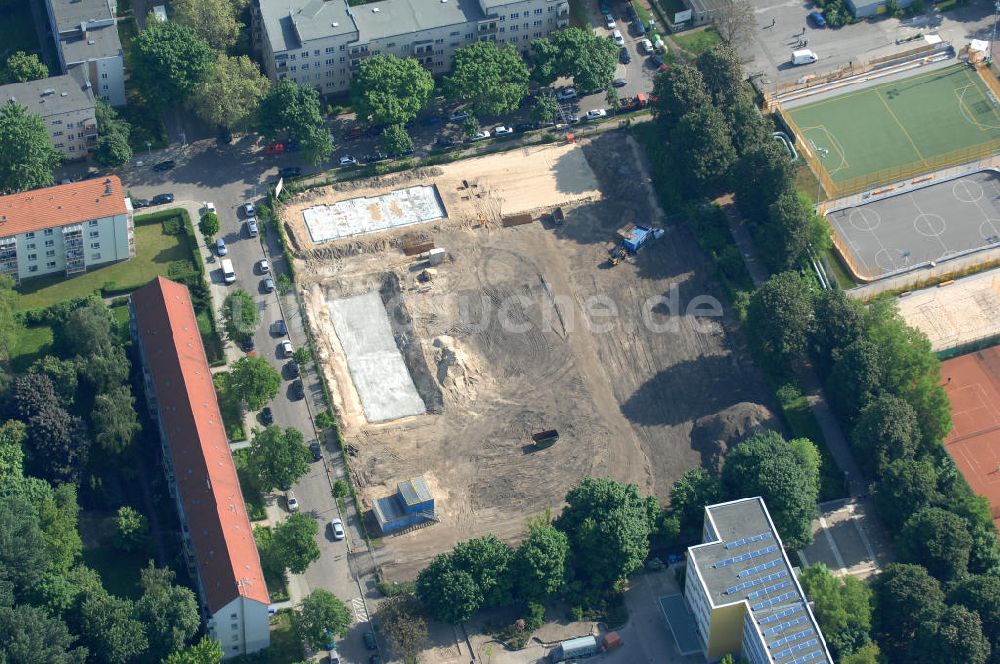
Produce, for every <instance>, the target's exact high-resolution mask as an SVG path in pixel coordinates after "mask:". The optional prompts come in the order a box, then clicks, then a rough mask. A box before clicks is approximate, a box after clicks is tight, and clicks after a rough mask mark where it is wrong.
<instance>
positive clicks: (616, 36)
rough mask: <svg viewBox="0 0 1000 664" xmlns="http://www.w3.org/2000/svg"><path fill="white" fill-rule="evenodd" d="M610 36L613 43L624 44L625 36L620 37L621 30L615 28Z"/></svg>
mask: <svg viewBox="0 0 1000 664" xmlns="http://www.w3.org/2000/svg"><path fill="white" fill-rule="evenodd" d="M611 37H612V38H613V39H614V40H615V44H617V45H618V46H624V45H625V38H624V37H622V33H621V30H615V31H614V32H612V33H611Z"/></svg>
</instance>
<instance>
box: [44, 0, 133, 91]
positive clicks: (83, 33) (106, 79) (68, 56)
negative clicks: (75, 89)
mask: <svg viewBox="0 0 1000 664" xmlns="http://www.w3.org/2000/svg"><path fill="white" fill-rule="evenodd" d="M45 4H46V8H47V9H48V13H49V25H50V27H51V29H52V35H53V38H54V39H55V45H56V52H57V53H58V54H59V66H60V67H61V69H62V71H63V72H64V73H68V72H69V71H70V70H72V69H75V68H78V69H79V70H80V71H81V73H82V76H83V78H84V79H85V80H86V81H88V82H89V83H90V85H91V86H92V88H93V90H94V94H95V95H96V96H98V97H100V98H101V99H103V100H104V101H106V102H108V103H109V104H111V105H112V106H124V105H125V56H124V52H123V51H122V43H121V40H120V39H119V37H118V25H117V23H116V19H115V14H116V13H117V10H118V5H117V4H116V3H115V2H114V0H46V2H45Z"/></svg>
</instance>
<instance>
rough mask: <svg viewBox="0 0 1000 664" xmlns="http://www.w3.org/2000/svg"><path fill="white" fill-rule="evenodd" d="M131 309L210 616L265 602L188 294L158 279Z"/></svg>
mask: <svg viewBox="0 0 1000 664" xmlns="http://www.w3.org/2000/svg"><path fill="white" fill-rule="evenodd" d="M132 306H133V309H134V311H135V317H136V323H137V325H138V332H139V337H140V340H141V343H142V349H143V353H144V355H145V362H146V367H147V369H148V370H149V373H150V375H151V376H152V381H153V385H154V387H155V389H156V398H157V402H158V403H157V405H158V407H159V412H160V419H161V421H162V424H163V431H164V433H165V434H166V436H167V444H168V446H169V448H170V453H171V457H172V459H173V466H174V476H175V478H176V481H177V489H178V491H179V493H180V498H181V504H182V505H183V506H184V514H185V515H186V517H187V525H188V529H189V532H190V535H191V541H192V543H193V544H194V551H195V556H196V557H197V564H198V569H199V571H200V574H201V580H202V585H203V587H204V591H205V595H206V597H205V602H206V604H207V605H208V608H209V611H210V612H211V613H213V614H214V613H215V612H216V611H218V610H219V609H221V608H222V607H224V606H225V605H226V604H228V603H229V602H231V601H232V600H234V599H236V597H237V596H239V595H242V596H244V597H246V598H249V599H253V600H257V601H258V602H262V603H264V604H270V599H269V597H268V594H267V586H266V585H265V583H264V574H263V572H262V571H261V567H260V558H259V556H258V554H257V545H256V544H255V543H254V539H253V531H252V529H251V527H250V518H249V516H248V515H247V509H246V505H245V504H244V503H243V494H242V493H241V492H240V483H239V480H238V479H237V476H236V466H235V465H234V464H233V456H232V453H231V452H230V451H229V441H228V440H227V438H226V432H225V429H224V428H223V425H222V415H221V413H220V412H219V403H218V401H217V399H216V394H215V387H214V386H213V385H212V374H211V371H210V370H209V367H208V359H207V358H206V357H205V347H204V346H203V345H202V341H201V335H200V334H199V332H198V321H197V320H196V318H195V313H194V308H193V306H192V304H191V296H190V294H189V293H188V289H187V288H186V287H185V286H183V285H181V284H178V283H175V282H173V281H170V280H169V279H164V278H163V277H158V278H157V279H155V280H154V281H151V282H150V283H148V284H147V285H145V286H143V287H142V288H140V289H139V290H137V291H135V292H134V293H132Z"/></svg>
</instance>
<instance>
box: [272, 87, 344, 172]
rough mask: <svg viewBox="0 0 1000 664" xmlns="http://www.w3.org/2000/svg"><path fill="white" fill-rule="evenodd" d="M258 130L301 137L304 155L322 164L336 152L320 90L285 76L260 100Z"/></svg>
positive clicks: (292, 138) (299, 138) (307, 158)
mask: <svg viewBox="0 0 1000 664" xmlns="http://www.w3.org/2000/svg"><path fill="white" fill-rule="evenodd" d="M257 123H258V130H259V131H260V132H261V133H262V134H263V135H264V136H265V137H266V138H267V139H268V140H276V139H279V138H281V139H289V140H298V141H299V142H300V143H301V145H302V157H303V159H305V160H306V161H308V162H309V163H311V164H319V163H321V162H322V161H324V160H325V159H327V158H328V157H329V156H330V154H331V153H332V152H333V140H332V139H331V138H330V132H329V131H327V129H326V125H325V123H324V121H323V114H322V112H321V110H320V104H319V93H318V92H317V91H316V90H315V89H313V88H307V87H305V86H301V85H298V84H296V83H294V82H293V81H291V80H290V79H287V78H286V79H283V80H281V81H279V82H278V84H277V85H275V86H273V87H272V88H271V89H270V91H269V92H268V93H267V95H266V96H265V97H264V99H263V100H261V103H260V107H259V108H258V110H257Z"/></svg>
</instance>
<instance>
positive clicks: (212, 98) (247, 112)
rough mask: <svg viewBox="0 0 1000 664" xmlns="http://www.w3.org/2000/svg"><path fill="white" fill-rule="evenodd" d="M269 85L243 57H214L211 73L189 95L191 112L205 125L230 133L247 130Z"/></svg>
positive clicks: (248, 60) (249, 60)
mask: <svg viewBox="0 0 1000 664" xmlns="http://www.w3.org/2000/svg"><path fill="white" fill-rule="evenodd" d="M270 87H271V82H270V81H269V80H268V78H267V77H266V76H264V75H263V74H261V73H260V67H259V66H257V63H256V62H254V61H253V60H251V59H250V58H248V57H247V56H245V55H240V56H237V57H229V56H226V55H223V54H222V53H216V55H215V61H214V63H213V65H212V70H211V72H210V73H209V75H208V76H206V77H205V78H203V79H202V80H201V81H200V82H199V83H198V85H196V86H195V88H194V92H192V93H191V99H190V106H191V109H192V110H193V111H194V112H195V113H196V114H197V115H198V117H200V118H202V119H203V120H205V121H206V122H209V123H211V124H213V125H219V126H222V127H227V128H230V129H245V128H247V127H249V125H250V123H251V122H252V121H253V119H254V116H255V115H256V113H257V109H258V108H260V103H261V101H262V100H263V99H264V97H265V96H266V95H267V91H268V90H269V89H270Z"/></svg>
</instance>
